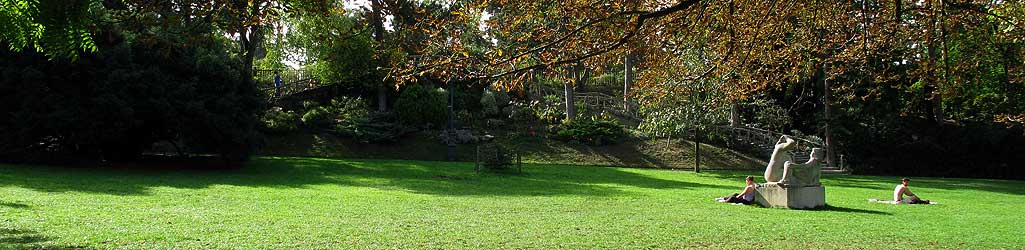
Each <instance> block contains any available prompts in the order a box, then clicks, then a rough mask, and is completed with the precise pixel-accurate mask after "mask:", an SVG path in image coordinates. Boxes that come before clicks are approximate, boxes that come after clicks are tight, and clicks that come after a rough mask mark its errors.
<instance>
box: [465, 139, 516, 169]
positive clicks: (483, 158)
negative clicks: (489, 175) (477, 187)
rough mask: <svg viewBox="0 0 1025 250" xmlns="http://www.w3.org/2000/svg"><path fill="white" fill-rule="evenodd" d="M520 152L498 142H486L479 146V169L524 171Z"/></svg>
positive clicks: (477, 167)
mask: <svg viewBox="0 0 1025 250" xmlns="http://www.w3.org/2000/svg"><path fill="white" fill-rule="evenodd" d="M519 157H520V156H519V154H518V153H516V152H515V151H514V150H510V149H509V148H507V147H505V146H502V145H501V144H497V143H485V144H480V145H478V146H477V166H476V167H475V168H476V169H477V171H480V170H481V169H484V170H491V171H510V170H516V171H518V172H519V171H522V164H521V162H520V158H519Z"/></svg>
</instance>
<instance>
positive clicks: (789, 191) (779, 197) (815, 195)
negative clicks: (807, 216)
mask: <svg viewBox="0 0 1025 250" xmlns="http://www.w3.org/2000/svg"><path fill="white" fill-rule="evenodd" d="M755 190H756V191H757V192H755V202H757V203H758V204H760V205H762V206H763V207H774V208H796V209H811V208H819V207H823V206H825V205H826V188H825V187H822V186H821V185H820V186H811V187H785V186H780V185H776V184H773V183H768V184H762V185H761V186H759V187H757V188H755Z"/></svg>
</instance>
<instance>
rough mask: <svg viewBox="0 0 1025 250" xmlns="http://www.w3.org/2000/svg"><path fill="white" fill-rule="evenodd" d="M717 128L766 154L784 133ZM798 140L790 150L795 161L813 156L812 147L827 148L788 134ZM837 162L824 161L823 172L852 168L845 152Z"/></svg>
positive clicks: (742, 128)
mask: <svg viewBox="0 0 1025 250" xmlns="http://www.w3.org/2000/svg"><path fill="white" fill-rule="evenodd" d="M716 129H718V130H719V132H720V133H724V134H728V135H730V140H729V143H731V144H732V143H742V144H748V145H750V146H753V147H755V148H757V149H758V150H759V151H761V152H765V155H767V156H768V155H771V154H772V150H773V149H774V148H775V146H776V142H777V141H779V138H780V137H782V136H783V135H785V134H783V133H780V132H775V131H770V130H765V129H760V128H755V127H732V126H729V125H722V126H716ZM787 136H790V138H793V139H794V140H795V141H797V148H795V149H794V150H792V151H790V156H791V158H792V159H793V160H794V162H799V163H804V162H807V161H808V160H809V158H810V157H811V149H812V148H826V146H825V145H824V144H823V143H822V142H819V141H816V140H810V139H808V138H802V137H799V136H794V135H787ZM734 146H735V145H727V147H734ZM836 158H837V162H836V164H835V165H836V167H832V168H831V167H829V163H827V162H825V159H823V162H822V172H824V173H849V172H850V169H848V168H847V166H846V162H844V156H843V154H836Z"/></svg>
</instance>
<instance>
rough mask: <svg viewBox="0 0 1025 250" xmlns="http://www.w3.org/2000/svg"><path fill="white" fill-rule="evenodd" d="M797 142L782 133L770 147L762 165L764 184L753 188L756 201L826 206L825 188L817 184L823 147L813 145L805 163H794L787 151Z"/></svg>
mask: <svg viewBox="0 0 1025 250" xmlns="http://www.w3.org/2000/svg"><path fill="white" fill-rule="evenodd" d="M796 147H797V142H796V141H795V140H794V139H792V138H790V137H789V136H785V135H784V136H782V137H780V138H779V141H778V142H776V146H775V147H774V148H773V150H772V157H771V158H769V164H768V166H766V167H765V181H766V182H767V183H765V184H762V185H759V186H758V187H756V188H755V202H757V203H758V204H759V205H762V206H764V207H780V208H796V209H813V208H821V207H823V206H825V205H826V189H825V187H823V186H822V184H821V183H819V177H820V175H821V172H822V169H821V166H820V165H821V163H822V159H823V156H824V155H825V153H824V150H822V149H821V148H814V149H812V152H811V159H809V160H808V162H806V163H804V164H800V163H794V162H792V161H793V158H792V157H790V154H789V152H790V151H791V150H793V149H794V148H796Z"/></svg>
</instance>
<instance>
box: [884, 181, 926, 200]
mask: <svg viewBox="0 0 1025 250" xmlns="http://www.w3.org/2000/svg"><path fill="white" fill-rule="evenodd" d="M910 181H911V179H909V178H904V179H903V180H901V184H900V185H897V187H895V188H893V203H894V204H900V203H905V204H929V200H923V199H919V198H918V196H917V195H915V193H912V192H911V189H908V182H910ZM904 195H907V196H908V197H907V198H904Z"/></svg>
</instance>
